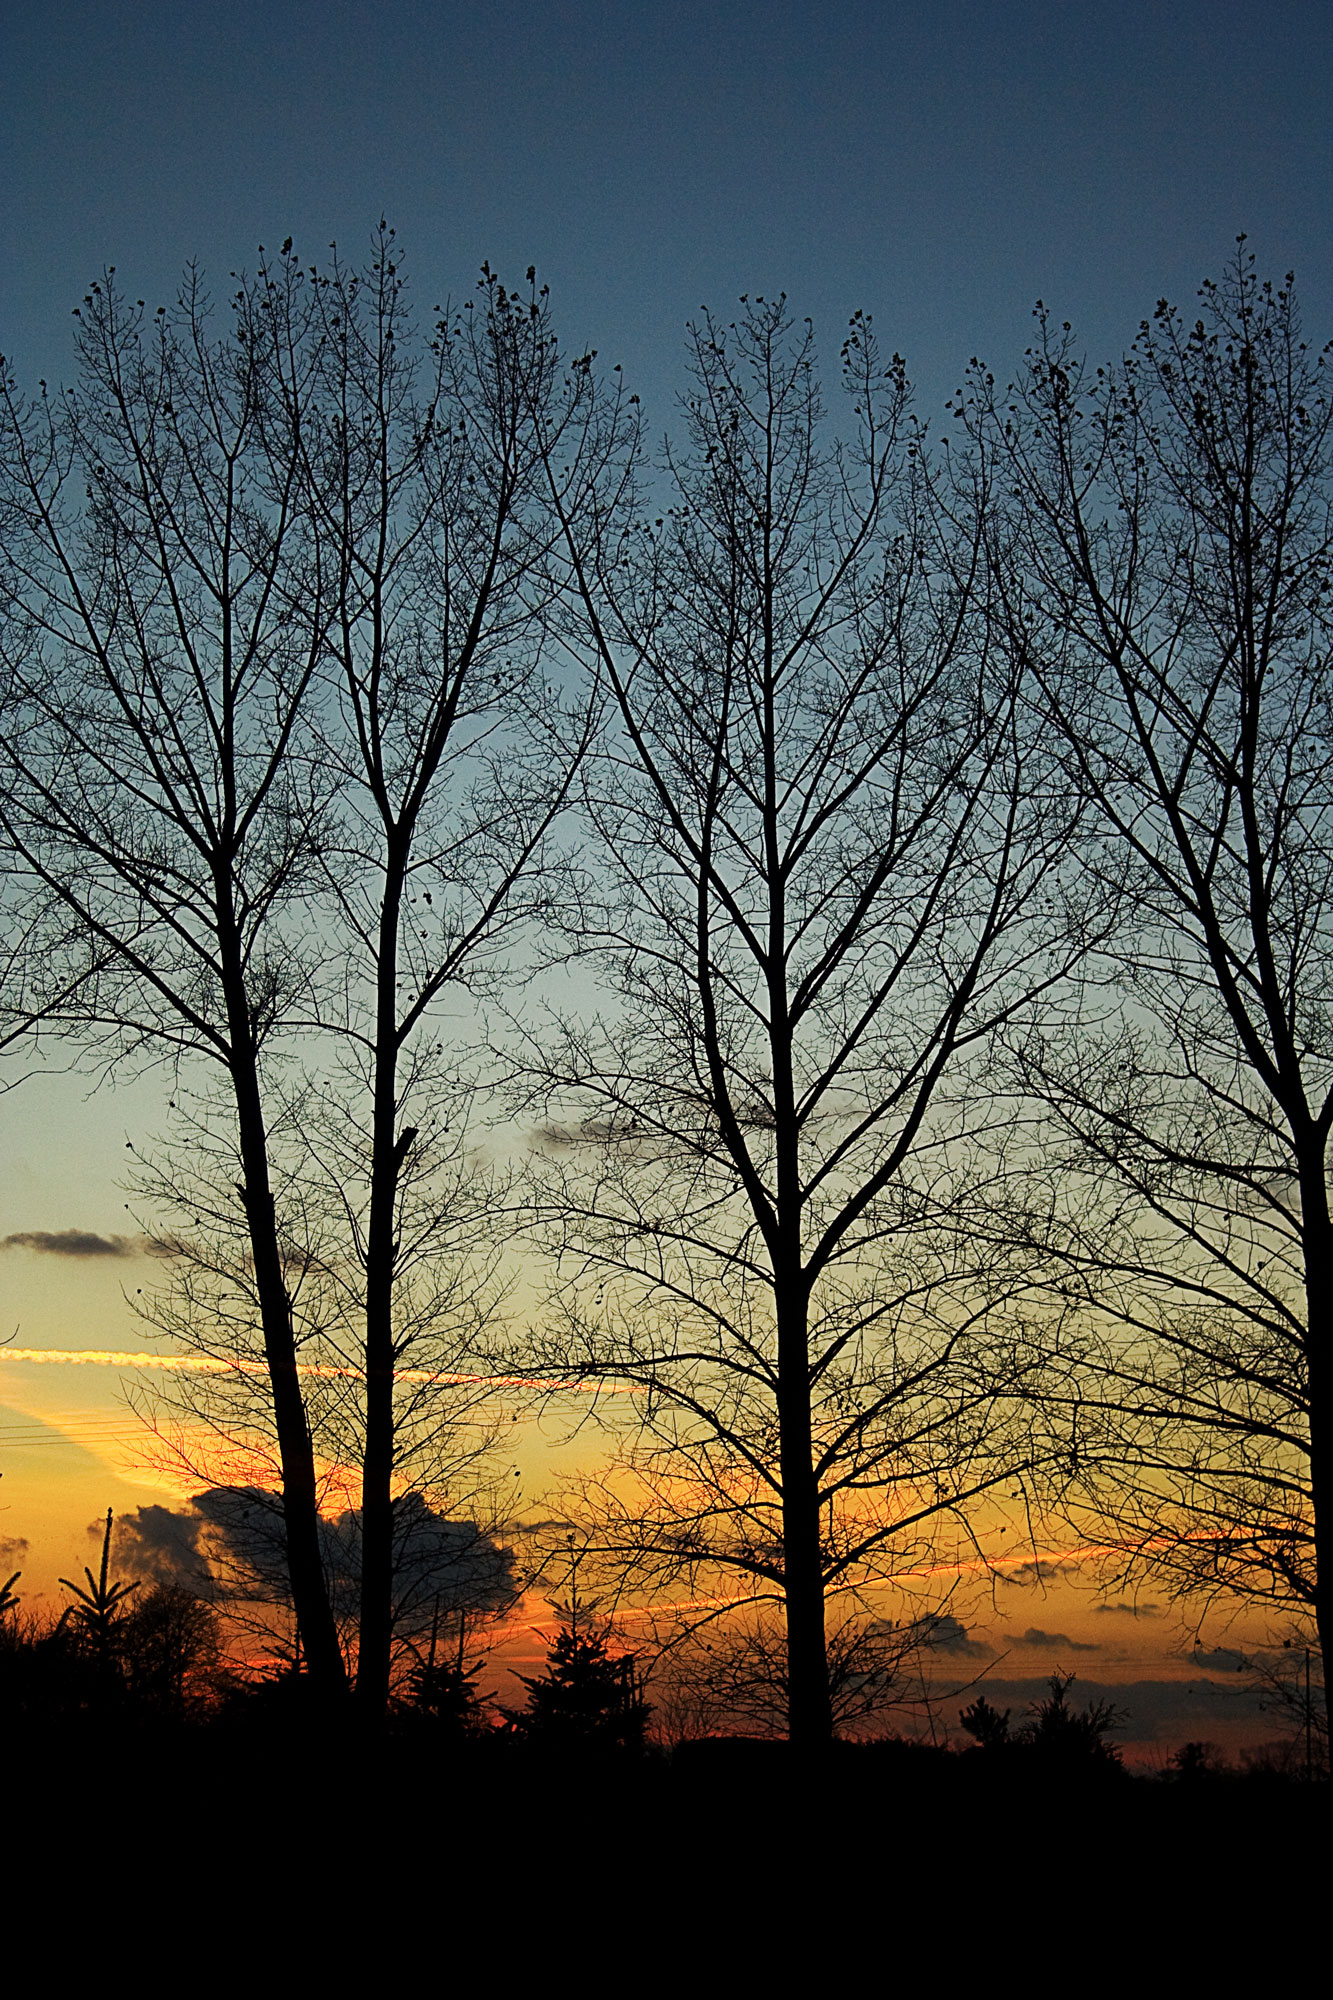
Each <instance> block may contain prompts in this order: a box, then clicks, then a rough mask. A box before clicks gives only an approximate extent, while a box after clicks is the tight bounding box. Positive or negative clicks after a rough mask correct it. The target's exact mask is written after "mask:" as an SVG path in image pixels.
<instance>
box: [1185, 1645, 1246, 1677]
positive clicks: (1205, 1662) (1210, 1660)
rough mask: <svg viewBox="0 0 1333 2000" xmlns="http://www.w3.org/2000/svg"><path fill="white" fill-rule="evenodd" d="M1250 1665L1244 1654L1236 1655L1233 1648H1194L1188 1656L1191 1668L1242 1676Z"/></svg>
mask: <svg viewBox="0 0 1333 2000" xmlns="http://www.w3.org/2000/svg"><path fill="white" fill-rule="evenodd" d="M1251 1664H1252V1662H1251V1661H1250V1660H1249V1659H1248V1658H1247V1656H1246V1655H1245V1654H1244V1653H1238V1652H1237V1651H1236V1649H1235V1647H1234V1646H1212V1647H1207V1648H1205V1647H1203V1646H1196V1647H1195V1648H1194V1651H1193V1652H1192V1653H1191V1654H1190V1665H1191V1666H1192V1667H1214V1668H1219V1667H1220V1668H1221V1670H1222V1672H1223V1673H1228V1674H1242V1673H1244V1672H1245V1671H1246V1669H1247V1668H1248V1667H1249V1666H1250V1665H1251Z"/></svg>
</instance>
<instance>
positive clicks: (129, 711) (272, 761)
mask: <svg viewBox="0 0 1333 2000" xmlns="http://www.w3.org/2000/svg"><path fill="white" fill-rule="evenodd" d="M309 299H310V294H309V292H308V291H307V290H306V289H305V287H304V285H303V280H302V277H301V274H300V273H299V272H298V271H296V270H295V269H294V267H293V266H292V265H291V264H290V262H287V261H282V262H280V263H278V264H277V265H276V266H268V265H264V266H262V267H261V270H260V274H259V276H258V277H257V278H255V279H247V280H243V281H241V282H240V283H239V285H238V288H237V290H236V292H235V293H234V295H233V298H232V301H231V305H232V322H231V326H230V328H229V329H228V330H227V331H225V332H223V333H221V334H219V333H218V331H217V330H216V323H215V320H214V317H213V312H212V307H211V303H210V301H209V299H208V296H207V294H206V292H205V290H204V287H203V284H202V281H201V280H200V278H199V277H198V274H197V273H196V272H194V271H191V272H189V273H187V276H186V280H185V284H184V287H183V289H182V292H181V294H180V296H179V298H178V300H177V301H176V303H175V305H174V306H172V307H171V308H170V309H168V308H165V307H164V308H161V309H160V310H159V311H158V313H157V314H156V315H155V316H149V315H148V314H146V312H145V309H144V307H143V306H142V304H136V303H133V302H131V301H129V300H127V299H125V298H124V297H123V296H122V295H121V293H120V292H119V290H118V289H117V286H116V284H115V280H114V274H108V275H107V277H106V278H105V279H104V280H103V281H102V282H101V283H99V284H96V285H94V286H93V287H92V289H91V290H90V292H89V293H88V295H87V296H86V298H85V299H84V302H83V305H82V307H81V309H80V312H79V315H78V319H79V330H78V372H77V375H76V377H75V380H74V383H73V385H72V386H71V387H70V388H69V389H68V390H67V391H65V392H64V393H62V394H60V395H58V396H51V395H48V393H47V391H46V389H45V387H43V388H42V390H41V393H40V395H39V396H38V397H37V399H36V400H35V401H32V402H29V401H25V400H24V399H23V398H22V397H21V396H20V394H19V392H18V390H17V388H16V386H15V384H14V382H13V381H12V379H11V378H10V377H9V375H8V374H7V373H4V374H3V384H2V387H0V514H3V517H4V523H5V535H4V547H3V555H2V556H0V648H2V649H3V669H4V672H5V675H6V676H7V681H8V688H7V694H8V701H9V726H8V727H7V729H6V732H5V743H4V755H5V764H4V771H3V778H2V781H0V828H2V830H3V834H4V837H5V839H6V840H7V842H8V846H9V850H10V852H11V853H12V854H13V855H14V856H15V857H16V860H17V863H18V865H19V866H20V867H21V869H22V871H23V874H24V877H25V879H26V882H27V884H28V886H29V888H30V889H31V890H32V891H33V892H34V893H35V894H39V895H40V896H41V897H43V898H45V899H46V902H47V903H48V905H49V906H50V907H51V908H53V909H54V910H55V911H56V912H58V913H59V919H60V926H61V927H63V929H62V942H63V943H65V944H66V945H67V946H68V950H66V951H64V952H62V953H58V954H56V955H55V956H54V957H53V958H52V959H51V961H50V963H49V964H48V966H47V973H48V980H49V985H50V988H51V991H50V992H49V993H48V995H47V996H46V1001H49V1003H50V1006H49V1013H48V1018H49V1019H50V1020H51V1021H52V1022H54V1023H59V1022H62V1021H63V1023H64V1024H65V1025H66V1026H67V1027H70V1028H72V1029H73V1030H74V1031H75V1032H77V1033H78V1034H79V1035H81V1036H83V1037H84V1038H85V1041H87V1042H89V1043H91V1045H92V1048H93V1050H94V1052H95V1054H94V1059H95V1060H96V1061H97V1063H98V1064H99V1065H101V1066H103V1067H106V1068H109V1067H112V1066H114V1065H115V1064H116V1063H118V1062H122V1061H160V1062H165V1063H167V1064H168V1065H176V1064H178V1063H180V1062H190V1063H193V1062H194V1061H195V1060H196V1059H197V1060H198V1061H199V1062H201V1063H202V1065H203V1067H204V1068H205V1069H209V1068H212V1069H214V1071H215V1073H216V1074H217V1075H218V1076H219V1077H220V1078H221V1079H222V1081H223V1087H224V1090H225V1094H226V1098H227V1102H228V1108H229V1114H230V1117H231V1120H232V1125H233V1131H234V1144H235V1151H236V1155H237V1162H238V1169H237V1173H236V1175H235V1176H234V1179H235V1180H236V1182H237V1190H236V1191H237V1194H238V1196H239V1201H238V1205H237V1208H236V1211H235V1229H236V1232H237V1233H238V1234H239V1235H241V1236H242V1237H243V1238H244V1239H245V1240H246V1242H247V1245H248V1253H249V1260H250V1267H251V1270H252V1275H253V1285H254V1290H255V1293H256V1296H257V1299H258V1304H259V1312H260V1319H261V1324H262V1329H263V1354H264V1361H265V1366H266V1371H267V1381H268V1388H269V1395H270V1400H271V1408H272V1422H273V1425H274V1428H275V1431H276V1436H277V1442H278V1455H279V1459H280V1464H281V1483H282V1491H283V1504H284V1508H285V1511H286V1515H287V1525H288V1535H287V1548H288V1556H289V1561H290V1564H291V1580H292V1591H293V1596H294V1599H295V1602H296V1608H297V1617H298V1620H299V1622H300V1626H301V1633H302V1642H303V1646H304V1650H305V1655H306V1658H307V1660H308V1662H309V1666H310V1670H311V1672H312V1674H314V1675H315V1676H316V1678H317V1679H318V1681H319V1682H320V1684H321V1685H322V1686H324V1687H326V1688H328V1689H333V1688H337V1687H340V1686H341V1684H342V1681H343V1662H342V1654H341V1651H340V1649H339V1646H338V1638H337V1632H336V1630H335V1626H334V1621H333V1615H332V1611H331V1608H330V1606H329V1602H328V1596H327V1592H326V1591H325V1589H324V1584H323V1577H322V1574H321V1569H320V1562H319V1544H318V1529H317V1520H318V1491H317V1480H316V1472H315V1463H314V1454H313V1450H312V1445H311V1438H310V1429H309V1425H308V1423H307V1420H306V1411H305V1406H304V1401H303V1398H302V1392H301V1379H300V1375H299V1373H298V1365H297V1352H296V1339H295V1334H294V1330H293V1325H292V1315H291V1303H290V1298H289V1295H288V1289H287V1284H286V1279H285V1273H284V1259H283V1251H282V1245H281V1242H280V1236H279V1225H278V1219H277V1217H276V1215H275V1212H274V1204H273V1190H272V1178H271V1171H270V1157H269V1143H268V1130H267V1119H266V1092H267V1083H268V1075H267V1068H266V1065H267V1061H268V1058H269V1057H270V1055H271V1054H272V1052H273V1049H274V1044H275V1040H276V1038H277V1036H278V1035H279V1033H280V1031H281V1030H282V1028H283V1027H284V1025H285V1024H287V1023H288V1022H289V1020H290V1019H291V1017H292V1014H293V1012H294V1010H297V1009H298V1008H299V1009H300V1010H301V1011H303V1012H305V1013H306V1014H307V1015H308V1014H309V1011H310V977H311V966H312V957H313V955H314V950H313V947H314V939H313V936H312V926H311V922H310V892H311V889H312V886H313V884H314V880H315V875H314V861H315V857H316V854H317V850H318V848H319V845H320V829H321V825H322V816H323V813H324V810H325V806H326V804H327V795H328V781H327V777H326V774H325V773H324V772H323V771H322V770H321V769H320V767H319V765H318V762H317V761H316V760H315V759H314V758H312V757H311V756H309V755H308V754H302V746H303V737H302V731H303V727H304V719H305V710H306V705H307V699H308V696H309V694H310V689H311V684H312V680H313V678H314V676H315V673H316V669H317V666H318V662H319V658H320V653H321V647H322V644H323V637H324V630H325V624H326V613H327V611H328V610H329V609H330V608H331V607H330V598H329V594H328V585H329V582H330V580H331V579H330V576H329V571H328V565H327V562H326V560H325V557H324V555H323V553H322V552H321V551H320V550H319V548H318V547H317V546H316V545H315V543H314V542H313V540H312V537H311V534H310V528H309V516H308V510H306V509H305V508H304V507H303V505H302V497H303V496H302V478H303V469H304V458H303V446H302V439H301V417H302V414H303V411H304V408H305V403H306V398H307V394H308V391H309V387H310V378H311V370H312V366H313V361H314V344H313V343H312V342H311V341H310V340H309V338H308V337H307V336H308V331H309V319H308V309H309ZM62 996H63V999H62ZM75 996H77V997H75ZM42 1004H46V1003H45V1002H43V1003H42Z"/></svg>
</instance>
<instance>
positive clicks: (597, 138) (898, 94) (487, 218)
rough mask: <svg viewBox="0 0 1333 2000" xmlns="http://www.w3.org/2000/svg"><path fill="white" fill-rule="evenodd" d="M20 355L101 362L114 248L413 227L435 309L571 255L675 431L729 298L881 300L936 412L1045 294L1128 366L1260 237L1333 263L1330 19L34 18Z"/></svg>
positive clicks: (571, 308) (600, 0)
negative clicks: (88, 317)
mask: <svg viewBox="0 0 1333 2000" xmlns="http://www.w3.org/2000/svg"><path fill="white" fill-rule="evenodd" d="M7 13H8V20H7V25H6V34H5V64H4V81H3V84H2V85H0V134H3V138H2V139H0V181H2V182H3V185H4V187H5V189H6V197H5V201H4V204H3V214H2V215H0V227H2V228H3V238H4V241H3V263H2V265H0V268H2V269H3V271H4V273H5V284H4V288H3V297H2V298H0V347H3V348H4V349H5V350H6V351H7V352H8V353H9V354H10V355H11V356H12V357H13V360H14V362H15V365H16V366H17V368H18V369H19V371H20V373H21V374H22V375H23V376H24V377H26V378H28V379H31V378H32V377H33V376H34V375H36V374H38V373H46V374H49V375H51V376H52V377H53V378H54V377H56V376H58V375H59V374H60V373H61V372H62V371H63V369H64V368H65V367H66V366H67V356H68V344H67V343H68V328H69V324H70V321H69V312H70V309H71V307H73V306H74V305H75V304H77V302H78V298H79V297H80V295H81V293H82V291H83V289H84V288H85V285H86V283H87V280H88V279H89V278H90V277H91V276H92V275H94V274H95V273H96V272H97V271H98V270H99V269H100V268H101V267H102V265H104V264H106V263H114V264H115V265H117V267H118V269H119V271H120V274H121V277H122V279H123V281H124V282H125V284H126V286H127V288H128V289H129V290H130V291H131V293H132V294H133V295H142V296H144V297H145V298H148V299H149V300H150V302H156V301H157V300H159V299H160V298H162V297H163V296H164V295H166V293H168V292H169V291H170V290H171V289H172V287H173V286H174V282H175V279H176V277H177V274H178V272H179V269H180V266H181V265H182V263H183V262H184V261H185V259H186V258H187V257H190V256H195V257H198V258H199V260H200V261H201V262H202V263H203V265H204V266H205V267H206V268H207V269H208V270H209V271H211V272H213V273H215V274H216V276H217V280H218V285H219V289H220V290H221V289H223V288H224V287H225V280H226V274H227V272H228V271H229V270H230V269H231V268H233V267H235V266H237V265H238V264H241V263H251V264H252V263H253V261H254V255H255V248H256V246H257V244H259V243H260V242H265V243H270V244H272V243H275V242H280V241H281V240H282V238H283V237H284V236H286V235H288V234H290V235H292V236H293V237H294V238H295V239H296V242H297V245H298V248H299V249H301V250H302V252H303V253H305V254H308V255H309V256H310V257H312V258H313V257H316V256H320V255H322V254H323V253H324V250H325V248H326V246H327V244H328V242H329V241H330V239H331V238H333V237H337V238H338V239H339V241H340V243H342V244H343V245H345V246H346V247H347V248H348V249H350V250H355V249H359V247H360V245H361V244H362V243H363V242H364V241H365V239H366V237H367V236H368V233H369V231H370V229H371V227H372V225H373V224H374V222H375V221H376V220H377V218H378V217H379V215H380V213H381V212H384V213H386V214H387V215H388V216H389V218H390V220H391V221H393V222H395V223H396V224H397V225H398V228H399V231H400V237H401V240H402V242H403V243H404V245H405V247H406V250H407V255H408V260H409V268H410V269H411V270H412V271H413V272H414V274H415V275H416V279H417V284H418V293H419V296H420V298H421V301H422V303H423V304H425V305H430V304H432V303H434V301H435V299H436V298H438V297H440V296H442V295H443V293H444V292H445V291H446V290H451V291H453V292H454V293H455V294H457V293H458V292H459V291H461V290H464V289H466V287H467V286H468V284H469V283H470V281H471V277H472V274H473V273H474V272H475V270H476V267H477V266H478V265H479V263H480V262H481V260H482V259H483V258H489V259H490V261H491V262H492V263H493V264H494V265H496V266H497V267H498V268H499V269H500V270H501V271H502V273H513V274H514V275H515V276H516V277H517V276H518V275H520V274H521V272H522V270H523V269H524V268H525V267H526V266H527V265H528V264H529V263H536V264H537V265H538V266H539V267H540V269H541V270H542V272H543V274H544V275H545V276H546V277H547V279H548V280H549V282H550V283H551V286H552V291H553V297H554V300H555V304H556V308H557V313H558V317H559V321H560V323H561V325H562V326H563V327H564V328H565V329H566V331H567V335H568V338H569V339H570V340H571V342H576V343H578V344H579V345H580V346H582V345H583V344H593V345H595V346H597V347H598V348H599V350H600V351H601V353H602V355H603V357H604V358H605V359H608V360H619V361H621V362H623V363H624V365H625V368H626V372H627V374H629V375H630V376H632V378H633V382H634V386H635V387H636V388H639V389H640V390H641V391H642V392H643V394H644V399H645V402H646V403H647V404H648V407H649V410H650V413H651V415H652V417H653V419H654V421H655V422H661V423H663V424H665V423H666V422H667V421H669V420H670V417H671V414H672V410H671V405H672V397H673V394H674V391H675V388H676V387H677V386H678V382H679V366H678V363H679V356H680V333H681V329H682V326H683V322H684V321H685V319H686V318H687V316H688V315H689V314H690V313H691V312H693V311H695V310H697V308H698V307H699V306H700V304H702V303H704V302H707V303H709V304H711V305H713V306H714V307H715V308H717V309H720V310H724V311H725V310H726V309H727V308H728V307H729V305H730V304H731V302H732V301H733V300H734V299H735V297H736V295H737V294H738V293H740V292H742V291H760V292H765V291H774V290H778V289H781V288H785V289H786V290H787V292H788V293H789V295H790V297H791V299H792V301H793V304H794V305H795V306H796V308H797V310H798V311H799V312H800V313H802V314H804V313H807V312H808V313H810V314H811V315H812V316H813V317H814V318H815V321H816V325H817V327H819V328H820V329H821V330H822V331H823V334H824V345H825V349H826V351H827V352H829V353H830V355H832V354H834V353H836V347H837V343H838V339H839V338H840V323H841V321H842V320H843V319H844V318H845V316H846V315H847V314H848V313H849V312H850V311H851V310H852V309H853V308H854V307H856V306H863V307H866V308H867V309H869V310H871V311H873V312H874V314H875V317H876V322H877V325H878V327H879V330H880V333H881V337H882V338H883V340H884V341H885V343H886V345H888V346H890V347H897V348H899V349H900V350H901V351H902V352H903V353H905V354H906V355H907V357H908V361H909V364H910V366H911V368H912V371H913V374H914V376H915V378H916V379H917V381H918V383H919V385H920V391H921V408H922V410H923V413H927V414H930V413H933V412H935V411H936V410H937V409H938V407H939V405H940V403H941V402H942V401H943V399H944V398H945V397H946V396H947V394H948V392H949V390H950V389H951V388H952V387H953V385H954V381H955V379H956V377H957V373H958V370H959V368H960V367H961V365H962V364H963V363H965V362H966V360H967V359H968V357H969V356H970V355H972V354H974V353H980V354H982V355H984V356H985V358H986V359H987V360H988V361H989V362H990V363H991V365H992V366H993V367H995V369H996V371H997V373H1003V372H1007V371H1008V370H1009V369H1011V368H1012V367H1013V365H1014V363H1015V361H1016V360H1017V358H1018V356H1019V355H1020V354H1021V351H1022V347H1023V344H1024V341H1025V339H1026V337H1027V332H1028V327H1029V324H1030V321H1029V314H1030V310H1031V306H1032V302H1033V300H1034V299H1035V298H1036V297H1037V296H1038V295H1041V296H1043V297H1045V298H1046V299H1047V300H1048V301H1049V302H1050V303H1051V304H1052V305H1053V306H1054V307H1055V308H1056V309H1057V310H1058V313H1059V315H1060V317H1062V318H1069V319H1071V320H1073V321H1074V323H1075V325H1076V326H1077V327H1079V329H1080V330H1081V331H1082V332H1084V333H1085V335H1086V338H1087V342H1088V345H1089V347H1090V348H1092V349H1093V350H1095V351H1096V352H1097V353H1098V354H1099V355H1101V354H1103V353H1108V352H1111V351H1113V350H1115V349H1118V348H1119V347H1121V346H1122V345H1123V344H1124V343H1125V341H1126V340H1127V339H1128V338H1129V337H1131V336H1132V333H1133V330H1134V328H1135V326H1136V324H1137V322H1138V320H1139V319H1140V318H1141V317H1143V316H1144V315H1145V314H1147V313H1148V312H1149V311H1151V309H1152V306H1153V305H1154V303H1155V302H1156V300H1157V299H1158V297H1159V296H1161V295H1162V294H1164V293H1165V294H1169V295H1171V296H1172V297H1175V298H1178V299H1181V298H1183V299H1185V300H1186V301H1188V299H1189V297H1190V295H1191V294H1192V292H1193V288H1194V286H1195V285H1196V284H1197V282H1198V280H1199V279H1200V277H1202V276H1203V275H1204V274H1205V273H1207V272H1209V271H1215V270H1216V269H1217V268H1218V266H1219V265H1220V264H1221V263H1222V261H1223V260H1224V259H1225V257H1226V256H1227V254H1228V252H1229V249H1230V246H1231V244H1232V240H1233V238H1234V236H1235V234H1236V232H1237V231H1238V230H1241V229H1244V230H1247V231H1248V232H1249V234H1250V237H1251V240H1252V243H1253V246H1254V248H1255V250H1256V252H1257V254H1258V257H1259V260H1260V263H1261V264H1262V265H1263V266H1264V267H1265V268H1266V269H1271V270H1273V271H1275V272H1284V271H1285V270H1286V269H1287V268H1288V267H1289V266H1292V265H1295V266H1296V268H1297V270H1298V273H1299V275H1300V278H1301V281H1302V291H1303V294H1304V297H1305V299H1306V301H1307V308H1308V312H1309V316H1310V321H1311V325H1312V328H1313V329H1314V330H1316V331H1322V330H1324V329H1327V328H1328V327H1329V325H1330V322H1331V321H1333V310H1331V309H1330V308H1331V306H1333V287H1331V286H1330V282H1329V258H1328V248H1329V233H1330V230H1329V215H1330V207H1329V202H1328V193H1329V152H1330V145H1329V139H1330V121H1329V118H1328V115H1327V84H1328V77H1329V74H1330V71H1331V69H1333V65H1331V64H1330V55H1333V48H1331V47H1330V44H1331V43H1333V9H1329V8H1328V7H1327V6H1323V5H1311V4H1308V3H1307V0H1269V4H1267V5H1266V6H1265V7H1264V9H1263V10H1262V17H1261V16H1260V15H1259V14H1258V13H1257V12H1256V10H1255V9H1254V8H1253V7H1252V6H1242V5H1238V4H1236V3H1235V0H1208V4H1200V0H1172V4H1162V0H1157V4H1144V0H1123V4H1119V5H1116V6H1114V7H1110V6H1104V5H1103V6H1098V5H1090V4H1086V0H1082V4H1065V0H1009V4H1001V3H1000V0H991V4H977V0H938V4H935V5H928V6H921V5H917V6H906V5H902V4H899V0H881V3H880V4H878V5H870V4H864V0H827V4H825V5H823V6H822V7H821V8H819V9H818V10H816V9H814V8H812V7H809V6H808V5H799V6H798V5H794V4H791V0H768V4H757V3H756V0H714V4H701V0H663V3H662V4H658V5H654V6H652V7H645V6H642V5H634V4H626V0H545V4H538V3H537V0H491V4H488V5H486V6H481V5H477V4H462V0H435V4H427V3H426V0H380V4H376V5H367V4H362V0H351V4H349V0H341V3H340V0H330V4H323V5H314V4H301V0H266V4H255V0H234V4H231V5H227V6H219V5H212V4H202V0H195V4H190V5H186V6H181V5H180V4H179V0H177V4H174V5H170V6H168V5H165V4H162V0H140V4H136V5H133V6H131V5H128V4H110V0H65V4H64V5H62V6H61V7H60V8H58V9H56V8H35V7H27V8H22V9H20V8H17V7H11V8H10V9H8V10H7Z"/></svg>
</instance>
